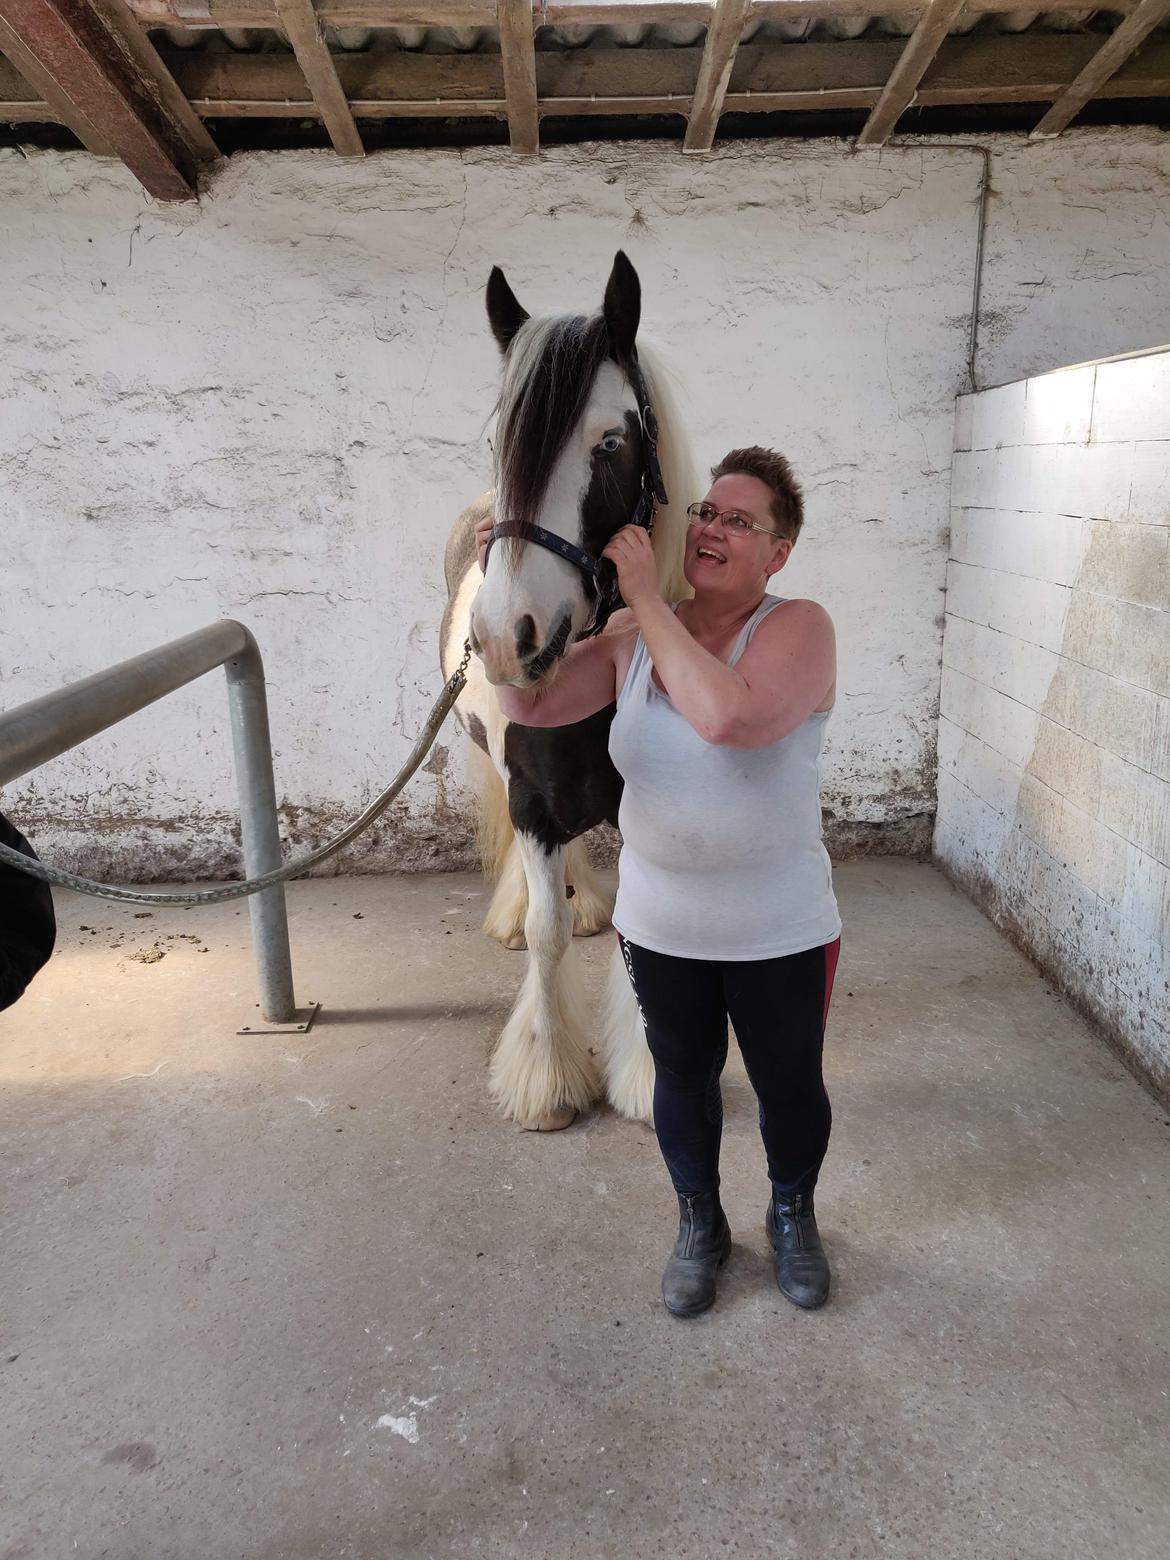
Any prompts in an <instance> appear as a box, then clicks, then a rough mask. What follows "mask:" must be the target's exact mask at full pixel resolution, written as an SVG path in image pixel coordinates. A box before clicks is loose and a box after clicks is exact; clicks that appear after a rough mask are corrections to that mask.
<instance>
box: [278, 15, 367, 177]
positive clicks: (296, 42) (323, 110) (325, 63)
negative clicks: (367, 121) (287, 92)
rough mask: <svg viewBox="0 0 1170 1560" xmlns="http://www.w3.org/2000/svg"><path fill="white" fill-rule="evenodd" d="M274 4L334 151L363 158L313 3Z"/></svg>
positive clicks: (347, 105) (355, 130)
mask: <svg viewBox="0 0 1170 1560" xmlns="http://www.w3.org/2000/svg"><path fill="white" fill-rule="evenodd" d="M275 4H276V13H277V15H278V16H279V18H280V25H281V26H282V27H283V28H284V32H285V36H286V37H287V38H288V41H289V43H290V44H291V45H292V50H293V53H294V54H295V55H296V58H297V64H298V65H299V66H300V68H301V73H302V74H303V76H304V78H305V81H306V82H307V84H308V88H309V91H310V92H311V93H312V94H313V102H314V103H315V104H316V105H317V110H318V112H319V113H320V115H321V118H322V119H323V120H324V122H325V128H326V130H328V132H329V139H330V140H331V141H332V142H333V149H334V151H335V152H337V153H338V154H339V155H340V156H342V157H362V156H364V155H365V147H364V146H363V145H362V138H361V136H360V135H359V134H358V128H357V126H356V125H355V124H354V122H353V115H352V114H351V113H350V111H349V104H348V103H347V102H346V98H345V93H344V91H343V90H342V87H341V83H340V81H338V79H337V67H336V65H335V64H334V63H333V55H332V54H331V53H330V52H329V46H328V44H326V42H325V37H324V34H323V33H322V31H321V23H320V20H319V19H318V16H317V13H316V11H315V10H314V9H313V0H275Z"/></svg>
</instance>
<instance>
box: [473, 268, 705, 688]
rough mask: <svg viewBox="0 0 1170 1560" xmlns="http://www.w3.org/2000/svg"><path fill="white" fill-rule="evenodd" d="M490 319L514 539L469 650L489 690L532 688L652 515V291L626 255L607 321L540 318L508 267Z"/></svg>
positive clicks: (504, 498) (501, 526) (489, 584)
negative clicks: (647, 313)
mask: <svg viewBox="0 0 1170 1560" xmlns="http://www.w3.org/2000/svg"><path fill="white" fill-rule="evenodd" d="M487 310H488V318H489V319H490V321H491V327H492V331H493V333H494V335H495V338H496V341H497V342H498V343H499V347H500V350H501V352H502V353H503V355H504V383H503V388H502V390H501V392H500V402H499V408H498V411H499V415H498V419H497V430H496V450H495V455H496V522H497V530H498V531H499V530H502V532H503V535H502V536H500V537H499V538H498V539H497V540H496V541H495V542H494V543H493V545H492V548H491V551H490V553H489V555H488V562H487V572H486V575H485V578H484V582H483V585H482V586H481V587H480V590H479V593H478V595H477V596H476V598H475V601H474V603H473V605H472V609H471V642H472V646H473V648H474V649H475V651H476V653H477V654H478V655H480V656H481V657H482V658H483V663H484V669H485V671H486V673H487V676H488V680H489V681H490V682H493V683H514V684H515V685H517V686H518V687H525V686H528V685H530V684H532V683H535V682H539V681H540V680H541V679H542V678H543V677H545V676H547V675H548V673H549V671H550V670H551V669H552V668H553V667H555V666H556V664H557V663H558V662H559V660H560V658H561V657H562V656H563V655H564V653H565V651H566V650H567V649H568V647H569V645H571V644H572V643H573V641H574V640H575V639H577V638H578V637H579V636H580V635H581V634H583V633H585V632H587V631H588V630H589V629H591V628H593V627H595V626H596V624H597V620H598V617H599V615H601V616H603V615H604V612H605V608H606V592H607V589H608V587H609V586H610V584H611V583H612V574H611V573H610V572H609V571H610V567H611V566H610V564H609V563H608V561H607V560H603V561H602V564H601V567H600V570H599V572H597V573H594V572H593V569H592V567H591V560H596V559H597V558H599V557H600V554H601V551H602V549H603V548H604V546H605V544H606V542H607V541H608V540H609V539H610V537H611V536H612V535H613V534H614V532H615V531H617V530H619V529H620V528H621V527H622V526H623V525H626V524H627V523H628V522H630V521H631V520H632V519H634V518H635V515H636V514H637V513H638V512H639V505H640V503H641V513H642V514H643V515H644V516H645V515H646V514H647V511H648V508H649V500H648V499H646V500H643V494H644V492H645V491H646V484H647V482H648V480H649V476H650V473H652V472H656V470H657V467H656V463H655V459H654V457H653V444H652V441H651V439H650V437H649V436H648V433H647V423H648V424H649V427H650V428H651V429H653V420H652V417H651V418H650V419H648V420H647V421H646V422H644V410H645V402H646V397H647V390H646V385H645V380H644V378H643V373H642V370H641V368H640V366H639V363H638V354H637V350H636V347H635V338H636V336H637V333H638V320H639V316H640V313H641V288H640V286H639V283H638V275H637V272H636V271H635V270H634V268H633V266H632V265H631V264H630V262H629V260H627V259H626V257H625V255H624V254H621V253H620V252H619V254H618V255H617V257H616V259H615V260H614V265H613V270H612V272H611V273H610V278H609V281H608V283H607V285H606V289H605V301H604V303H603V304H602V307H601V310H600V312H599V313H597V314H594V315H590V316H588V317H586V316H584V315H551V316H544V317H538V318H535V319H533V318H530V316H529V315H528V314H527V313H526V311H525V310H524V309H523V308H522V307H521V306H520V304H519V302H518V301H517V299H516V295H515V294H514V293H513V291H512V289H511V288H510V287H509V286H508V283H507V282H506V280H505V279H504V273H503V272H502V271H501V270H500V269H499V267H496V268H495V269H493V271H492V273H491V277H490V278H489V280H488V285H487ZM659 487H661V479H660V478H659ZM660 496H661V494H660ZM684 502H686V500H684Z"/></svg>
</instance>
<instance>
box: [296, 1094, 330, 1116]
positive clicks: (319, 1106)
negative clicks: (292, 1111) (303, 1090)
mask: <svg viewBox="0 0 1170 1560" xmlns="http://www.w3.org/2000/svg"><path fill="white" fill-rule="evenodd" d="M296 1103H297V1104H298V1105H307V1106H308V1107H309V1109H310V1111H311V1112H312V1113H313V1115H314V1116H319V1115H320V1114H321V1112H322V1111H323V1110H328V1109H329V1097H328V1096H326V1097H325V1098H324V1099H321V1100H311V1099H309V1097H308V1095H306V1094H298V1095H297V1098H296Z"/></svg>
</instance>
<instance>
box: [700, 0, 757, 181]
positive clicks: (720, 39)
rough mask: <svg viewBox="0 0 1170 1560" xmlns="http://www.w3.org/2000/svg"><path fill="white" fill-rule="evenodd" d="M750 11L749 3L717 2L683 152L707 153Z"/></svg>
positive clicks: (749, 1)
mask: <svg viewBox="0 0 1170 1560" xmlns="http://www.w3.org/2000/svg"><path fill="white" fill-rule="evenodd" d="M751 8H752V0H718V3H717V5H716V7H715V14H714V16H712V18H711V24H710V26H709V27H708V28H707V37H706V41H705V42H704V44H703V59H702V63H701V64H700V66H699V79H698V81H697V82H696V83H695V95H694V99H693V101H692V103H691V111H690V114H689V115H688V116H687V133H686V137H685V139H684V141H683V151H684V152H692V153H693V152H709V151H710V150H711V147H712V145H713V144H714V141H715V129H716V126H717V125H718V123H719V116H720V114H721V113H722V112H723V99H724V98H725V97H726V95H727V83H728V82H729V81H730V80H731V72H732V69H733V67H734V65H735V55H736V51H737V50H738V48H739V41H740V39H741V38H742V36H743V29H744V26H745V24H746V22H747V19H748V13H749V12H750V11H751Z"/></svg>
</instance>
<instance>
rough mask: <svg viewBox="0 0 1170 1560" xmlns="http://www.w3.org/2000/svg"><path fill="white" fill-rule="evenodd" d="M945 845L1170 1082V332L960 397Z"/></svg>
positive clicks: (970, 882) (996, 905)
mask: <svg viewBox="0 0 1170 1560" xmlns="http://www.w3.org/2000/svg"><path fill="white" fill-rule="evenodd" d="M952 506H953V507H952V531H951V548H950V553H951V556H950V562H949V566H948V583H947V596H946V626H945V632H944V638H943V671H942V694H941V713H940V719H939V777H938V818H937V825H936V836H935V849H936V853H937V856H938V858H939V860H940V861H941V862H942V863H943V864H944V865H945V867H946V868H947V869H948V871H950V872H951V873H952V874H953V875H954V877H955V878H956V879H957V880H958V881H959V882H960V883H961V884H962V885H963V886H964V887H966V888H967V889H968V890H970V891H971V892H973V893H974V894H975V895H976V897H977V898H978V899H979V900H980V901H981V903H982V904H983V905H984V906H985V907H986V908H987V910H988V911H989V912H990V913H991V914H992V915H993V916H994V917H995V919H997V920H998V921H999V922H1000V923H1001V924H1002V925H1004V926H1006V927H1008V928H1009V929H1010V930H1011V931H1012V932H1013V933H1014V934H1015V935H1016V936H1017V938H1018V939H1019V940H1020V941H1021V942H1022V944H1023V945H1024V946H1025V947H1026V948H1027V949H1028V950H1029V951H1030V952H1032V953H1033V954H1034V956H1035V957H1036V958H1037V959H1038V960H1039V962H1040V963H1041V964H1042V965H1043V966H1044V967H1045V968H1047V969H1048V970H1049V971H1050V973H1051V974H1052V975H1053V977H1054V978H1055V979H1057V980H1058V981H1059V983H1060V984H1061V985H1062V986H1063V987H1064V988H1065V989H1066V990H1068V991H1069V992H1070V993H1071V994H1073V995H1074V996H1075V997H1076V998H1077V999H1078V1000H1079V1001H1080V1002H1081V1003H1082V1004H1083V1006H1084V1007H1085V1008H1086V1009H1087V1010H1089V1011H1090V1012H1091V1014H1092V1015H1093V1016H1094V1017H1095V1018H1096V1019H1097V1020H1098V1022H1100V1023H1101V1024H1103V1025H1104V1026H1105V1027H1106V1029H1107V1031H1108V1032H1109V1033H1110V1034H1111V1035H1112V1036H1113V1037H1114V1038H1115V1040H1116V1041H1117V1042H1118V1043H1119V1044H1120V1045H1121V1046H1122V1047H1123V1048H1124V1049H1125V1050H1126V1052H1127V1053H1128V1054H1129V1055H1130V1057H1131V1058H1132V1059H1133V1061H1134V1063H1135V1064H1136V1065H1137V1066H1138V1068H1139V1069H1140V1070H1141V1071H1143V1072H1144V1073H1145V1074H1146V1075H1147V1076H1148V1077H1149V1078H1150V1079H1151V1080H1152V1081H1153V1082H1154V1083H1155V1084H1156V1085H1157V1086H1158V1087H1159V1088H1160V1089H1161V1090H1163V1091H1165V1090H1167V1089H1170V348H1167V349H1163V350H1161V351H1156V352H1150V353H1145V354H1140V355H1136V356H1128V357H1124V358H1120V359H1112V360H1106V361H1102V362H1098V363H1090V364H1086V365H1084V366H1081V367H1076V368H1070V369H1066V370H1063V371H1060V372H1056V373H1050V374H1043V375H1040V376H1038V377H1036V378H1032V379H1026V380H1019V381H1017V382H1016V383H1014V384H1006V385H1001V386H999V387H998V388H996V389H992V390H985V391H983V392H982V393H980V394H977V395H968V396H963V397H961V398H960V399H959V401H958V403H957V413H956V423H955V457H954V466H953V476H952Z"/></svg>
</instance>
